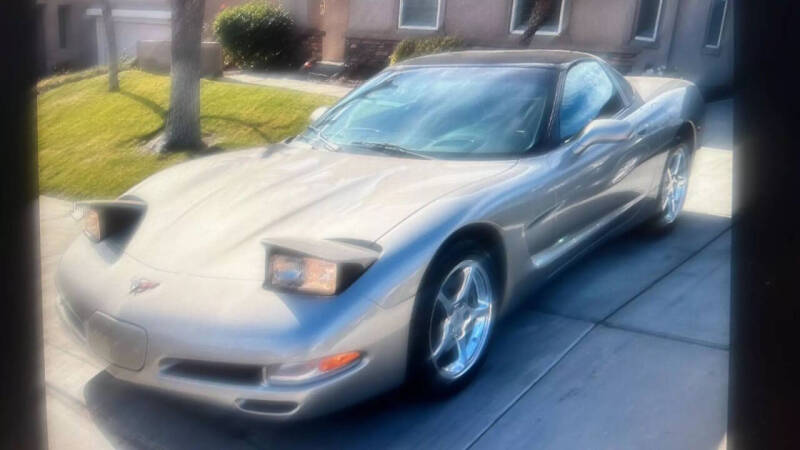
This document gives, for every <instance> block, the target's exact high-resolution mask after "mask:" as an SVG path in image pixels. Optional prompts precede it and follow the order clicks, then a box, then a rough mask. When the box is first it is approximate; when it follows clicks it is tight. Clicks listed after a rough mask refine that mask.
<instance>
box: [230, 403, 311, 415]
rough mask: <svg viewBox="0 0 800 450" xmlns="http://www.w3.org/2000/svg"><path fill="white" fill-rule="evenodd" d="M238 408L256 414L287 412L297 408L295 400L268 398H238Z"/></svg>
mask: <svg viewBox="0 0 800 450" xmlns="http://www.w3.org/2000/svg"><path fill="white" fill-rule="evenodd" d="M237 404H238V405H239V408H240V409H242V410H243V411H247V412H252V413H258V414H289V413H290V412H292V411H294V410H295V409H297V403H295V402H276V401H270V400H239V401H238V402H237Z"/></svg>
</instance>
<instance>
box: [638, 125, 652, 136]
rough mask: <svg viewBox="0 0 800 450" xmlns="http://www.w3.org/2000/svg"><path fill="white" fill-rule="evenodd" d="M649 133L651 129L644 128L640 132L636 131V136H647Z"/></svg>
mask: <svg viewBox="0 0 800 450" xmlns="http://www.w3.org/2000/svg"><path fill="white" fill-rule="evenodd" d="M648 131H650V127H646V126H644V127H642V128H639V129H638V130H636V133H635V134H636V136H644V135H645V134H647V132H648Z"/></svg>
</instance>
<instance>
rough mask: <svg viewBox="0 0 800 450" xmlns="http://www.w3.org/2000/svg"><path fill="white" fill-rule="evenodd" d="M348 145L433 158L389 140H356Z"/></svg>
mask: <svg viewBox="0 0 800 450" xmlns="http://www.w3.org/2000/svg"><path fill="white" fill-rule="evenodd" d="M347 145H355V146H357V147H367V148H369V149H371V150H377V151H381V152H384V153H393V154H395V155H404V156H412V157H414V158H419V159H431V157H430V156H426V155H423V154H421V153H417V152H415V151H412V150H409V149H407V148H405V147H401V146H399V145H395V144H390V143H388V142H367V141H356V142H349V143H348V144H347Z"/></svg>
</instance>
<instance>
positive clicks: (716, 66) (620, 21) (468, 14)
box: [40, 0, 734, 94]
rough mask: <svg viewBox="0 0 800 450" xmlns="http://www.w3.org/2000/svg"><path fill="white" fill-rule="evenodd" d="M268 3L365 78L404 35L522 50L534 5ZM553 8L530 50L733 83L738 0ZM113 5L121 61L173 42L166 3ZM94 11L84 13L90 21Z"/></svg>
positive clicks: (705, 85)
mask: <svg viewBox="0 0 800 450" xmlns="http://www.w3.org/2000/svg"><path fill="white" fill-rule="evenodd" d="M40 1H41V0H40ZM59 1H67V0H59ZM75 1H78V0H75ZM245 1H246V0H206V3H205V5H206V10H205V19H204V20H205V24H206V25H205V29H204V37H205V38H206V39H208V38H212V37H213V36H212V23H213V21H214V18H215V17H216V15H217V14H218V13H219V11H221V10H222V9H224V8H226V7H231V6H235V5H237V4H241V3H244V2H245ZM264 1H267V2H269V3H272V4H276V5H280V6H282V7H283V8H284V9H286V10H287V11H288V12H289V13H290V14H291V15H292V17H293V18H294V20H295V22H296V23H297V25H298V26H299V27H300V28H301V29H304V30H306V31H307V32H308V35H309V36H310V38H309V42H307V45H309V47H310V48H312V49H313V50H314V52H315V53H316V56H317V57H318V58H319V59H321V60H324V61H328V62H334V63H344V64H348V65H350V66H352V67H362V68H366V69H367V71H368V72H369V71H375V70H378V69H380V68H382V67H384V66H385V65H386V64H387V61H388V56H389V55H390V54H391V52H392V50H393V49H394V46H395V45H396V44H397V43H398V42H399V41H401V40H403V39H405V38H409V37H421V36H431V35H454V36H459V37H461V38H462V39H464V40H465V41H467V43H469V44H470V45H471V46H476V47H486V48H515V47H518V46H519V44H518V42H519V38H520V35H521V34H522V32H523V30H524V28H525V24H526V22H527V20H528V18H529V16H530V12H531V8H532V5H533V2H534V1H535V0H264ZM551 1H552V2H553V8H554V9H553V12H552V14H551V15H550V17H549V19H548V20H547V21H546V23H545V24H544V25H543V26H542V27H541V28H540V30H539V31H538V32H537V33H536V35H535V36H534V39H533V42H532V44H531V45H532V47H536V48H561V49H571V50H581V51H588V52H592V53H595V54H598V55H600V56H603V57H605V58H606V59H608V60H609V61H610V62H611V63H612V64H614V65H615V66H617V67H618V68H619V69H620V70H621V71H623V72H636V73H641V72H648V71H650V72H655V73H662V72H663V73H667V74H670V75H674V76H682V77H685V78H687V79H690V80H692V81H694V82H695V83H697V84H698V85H699V86H700V87H701V88H702V89H703V90H704V91H705V92H706V93H712V94H713V93H715V92H718V91H721V90H725V89H728V88H730V86H731V85H732V83H733V26H732V25H733V20H732V18H733V2H734V0H551ZM112 5H113V8H112V9H113V14H112V16H113V17H114V18H115V21H116V23H117V28H116V29H117V42H118V46H119V53H120V54H121V55H131V56H132V55H133V54H135V48H136V42H137V41H139V40H168V39H169V36H170V32H169V30H170V25H169V17H170V13H169V1H168V0H112ZM99 13H100V10H99V8H89V9H88V10H87V15H88V16H89V17H99ZM96 22H97V24H96V26H95V28H96V34H97V36H96V38H95V41H96V42H97V52H96V59H97V61H100V62H101V63H102V62H103V61H104V60H105V56H104V55H105V51H104V42H105V39H104V36H103V28H102V23H101V21H99V20H98V21H96Z"/></svg>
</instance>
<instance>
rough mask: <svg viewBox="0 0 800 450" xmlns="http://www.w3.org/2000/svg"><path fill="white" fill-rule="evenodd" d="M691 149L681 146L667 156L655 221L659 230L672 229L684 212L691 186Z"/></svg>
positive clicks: (654, 223)
mask: <svg viewBox="0 0 800 450" xmlns="http://www.w3.org/2000/svg"><path fill="white" fill-rule="evenodd" d="M689 157H690V154H689V147H688V145H686V144H680V145H678V146H677V147H676V148H674V149H673V150H672V151H670V153H669V155H668V156H667V164H666V166H665V167H664V173H663V175H662V177H661V186H660V187H659V194H658V213H657V215H656V216H655V218H654V219H653V225H654V226H655V228H657V229H668V228H671V227H672V226H673V225H674V223H675V221H676V220H677V219H678V216H679V215H680V213H681V211H682V210H683V203H684V202H685V201H686V192H687V190H688V186H689Z"/></svg>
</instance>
